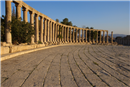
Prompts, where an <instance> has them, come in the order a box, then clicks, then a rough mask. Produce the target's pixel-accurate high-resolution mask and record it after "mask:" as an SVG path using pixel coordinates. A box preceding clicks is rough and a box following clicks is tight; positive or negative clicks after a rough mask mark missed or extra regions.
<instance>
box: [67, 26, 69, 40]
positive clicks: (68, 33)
mask: <svg viewBox="0 0 130 87" xmlns="http://www.w3.org/2000/svg"><path fill="white" fill-rule="evenodd" d="M66 34H67V42H69V27H68V28H67V33H66Z"/></svg>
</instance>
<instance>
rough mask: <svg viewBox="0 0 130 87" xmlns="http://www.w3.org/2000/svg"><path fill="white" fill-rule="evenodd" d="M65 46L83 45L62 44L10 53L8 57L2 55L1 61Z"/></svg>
mask: <svg viewBox="0 0 130 87" xmlns="http://www.w3.org/2000/svg"><path fill="white" fill-rule="evenodd" d="M65 45H81V44H60V45H54V46H47V47H41V48H35V49H30V50H26V51H20V52H16V53H9V54H6V55H2V56H1V61H4V60H6V59H10V58H12V57H16V56H19V55H22V54H26V53H30V52H34V51H38V50H43V49H48V48H52V47H58V46H65Z"/></svg>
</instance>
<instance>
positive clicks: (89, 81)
mask: <svg viewBox="0 0 130 87" xmlns="http://www.w3.org/2000/svg"><path fill="white" fill-rule="evenodd" d="M79 50H80V49H79ZM79 50H78V56H79ZM73 59H74V61H75V63H76V65H77V67H78V68H79V70H80V72H81V73H82V74H83V76H84V78H85V79H86V81H88V83H89V84H90V85H91V86H92V87H95V86H94V85H93V84H92V83H91V82H90V81H89V80H88V78H87V77H86V76H85V74H84V73H83V71H82V69H81V68H80V67H79V65H78V63H77V62H76V60H75V58H74V54H73Z"/></svg>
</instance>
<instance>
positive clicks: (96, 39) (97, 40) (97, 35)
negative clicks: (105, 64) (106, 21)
mask: <svg viewBox="0 0 130 87" xmlns="http://www.w3.org/2000/svg"><path fill="white" fill-rule="evenodd" d="M96 43H98V31H97V37H96Z"/></svg>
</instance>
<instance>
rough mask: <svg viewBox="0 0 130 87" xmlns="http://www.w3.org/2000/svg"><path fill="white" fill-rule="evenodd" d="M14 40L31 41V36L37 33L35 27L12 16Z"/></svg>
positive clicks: (19, 41)
mask: <svg viewBox="0 0 130 87" xmlns="http://www.w3.org/2000/svg"><path fill="white" fill-rule="evenodd" d="M11 33H12V42H13V43H14V44H16V42H18V43H29V42H31V36H32V35H33V34H34V33H35V31H34V27H32V25H31V24H30V23H28V22H25V21H21V20H18V19H16V18H12V22H11Z"/></svg>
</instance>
